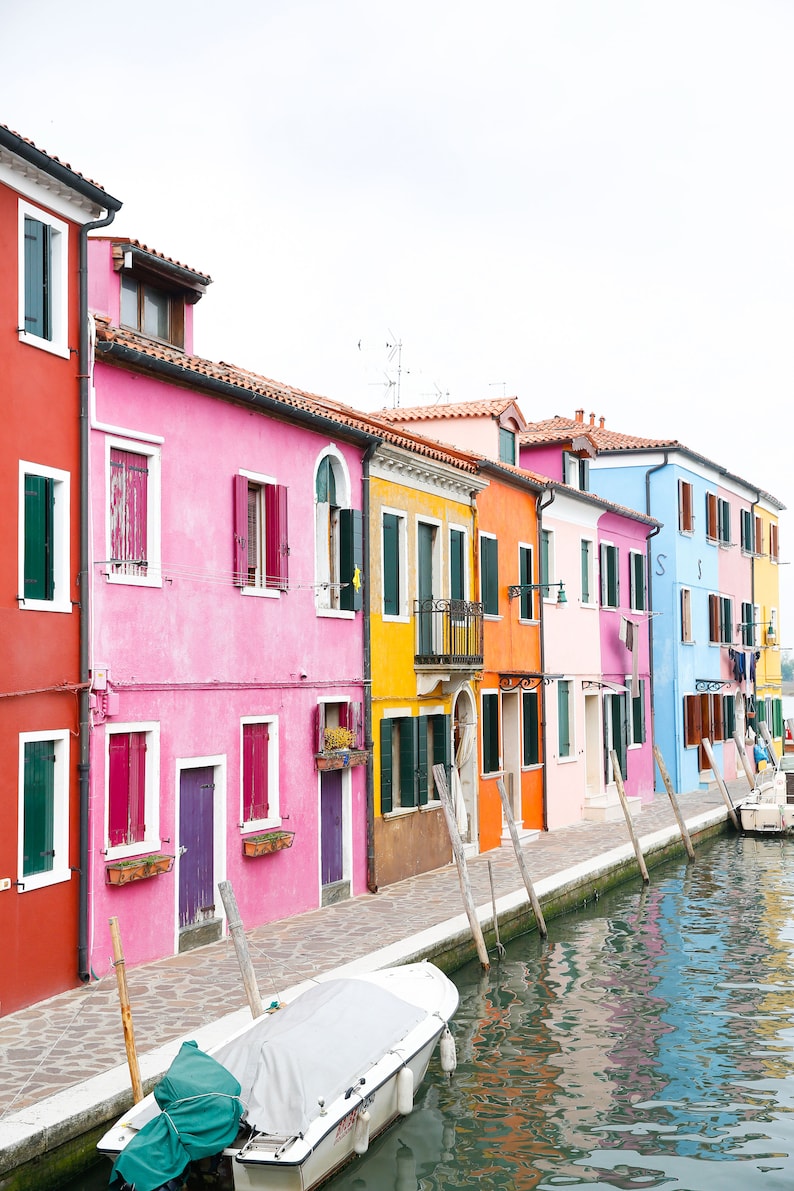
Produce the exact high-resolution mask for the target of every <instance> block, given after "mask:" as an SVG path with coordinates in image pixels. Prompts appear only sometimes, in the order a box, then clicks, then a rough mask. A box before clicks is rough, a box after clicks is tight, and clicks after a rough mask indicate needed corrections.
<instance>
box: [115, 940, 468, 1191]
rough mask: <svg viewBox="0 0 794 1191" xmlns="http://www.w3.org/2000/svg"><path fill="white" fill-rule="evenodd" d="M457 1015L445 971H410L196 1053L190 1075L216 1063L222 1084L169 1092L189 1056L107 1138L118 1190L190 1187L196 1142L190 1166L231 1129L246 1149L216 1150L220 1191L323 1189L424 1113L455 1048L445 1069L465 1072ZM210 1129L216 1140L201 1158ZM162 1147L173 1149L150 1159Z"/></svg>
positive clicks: (373, 977)
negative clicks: (433, 1077)
mask: <svg viewBox="0 0 794 1191" xmlns="http://www.w3.org/2000/svg"><path fill="white" fill-rule="evenodd" d="M457 1006H458V991H457V988H456V987H455V985H454V984H453V983H452V981H451V980H449V979H448V978H447V977H446V976H445V975H444V973H443V972H442V971H441V970H440V969H439V968H437V967H436V966H435V965H434V964H431V963H428V962H424V963H418V964H407V965H405V966H403V967H395V968H384V969H382V970H381V971H379V972H372V973H368V974H366V975H360V976H353V977H348V978H345V979H330V980H323V981H318V982H317V983H316V984H315V985H312V986H311V987H310V988H309V989H307V990H306V991H305V992H303V993H301V994H300V995H299V996H297V997H296V998H295V999H294V1000H293V1001H291V1002H290V1003H289V1004H288V1005H286V1006H284V1007H282V1008H279V1009H277V1010H275V1011H272V1012H270V1013H268V1014H266V1015H264V1016H263V1017H260V1018H257V1019H255V1020H254V1021H252V1022H250V1023H249V1024H248V1025H246V1026H244V1027H243V1029H241V1030H240V1031H238V1032H237V1033H236V1034H235V1035H233V1036H232V1037H231V1038H229V1039H228V1040H227V1041H225V1042H223V1043H221V1044H220V1045H219V1046H217V1047H215V1048H213V1050H212V1051H210V1052H209V1054H210V1058H207V1056H206V1055H202V1054H201V1052H198V1051H197V1050H196V1049H195V1044H193V1043H185V1044H184V1045H183V1048H182V1050H183V1051H185V1050H186V1048H188V1050H187V1051H186V1058H187V1062H188V1064H190V1063H191V1062H196V1061H198V1059H201V1060H203V1061H204V1063H205V1065H206V1066H207V1069H208V1071H209V1081H208V1080H207V1079H206V1078H204V1073H202V1082H201V1083H200V1084H197V1085H196V1086H195V1087H188V1086H186V1085H185V1083H184V1081H183V1082H179V1080H169V1076H171V1074H172V1072H174V1068H175V1067H176V1065H177V1063H178V1062H179V1058H180V1056H177V1059H176V1060H175V1061H174V1064H172V1067H171V1068H170V1069H169V1072H168V1073H167V1074H166V1076H165V1077H164V1079H163V1080H162V1081H161V1084H160V1085H158V1088H156V1089H155V1091H154V1092H153V1093H152V1094H151V1095H149V1096H147V1097H146V1098H145V1099H144V1100H142V1101H141V1102H140V1104H137V1105H135V1106H134V1107H133V1108H132V1109H130V1110H129V1112H127V1113H125V1115H124V1116H123V1117H122V1118H121V1119H120V1120H119V1121H118V1122H117V1124H115V1125H114V1126H113V1128H111V1129H110V1130H109V1131H108V1132H107V1133H106V1134H105V1135H104V1136H103V1137H102V1139H101V1140H100V1142H99V1144H98V1149H99V1150H100V1152H102V1153H104V1154H106V1155H108V1156H109V1157H110V1158H112V1159H114V1160H115V1165H114V1172H113V1175H112V1176H111V1187H117V1188H121V1187H124V1186H125V1185H127V1186H134V1188H135V1191H154V1189H155V1188H157V1187H160V1186H165V1185H166V1184H168V1180H169V1179H174V1178H175V1176H178V1177H177V1178H175V1181H174V1183H173V1184H172V1185H173V1186H175V1187H179V1186H181V1179H182V1178H183V1177H185V1176H184V1175H182V1173H181V1171H180V1170H178V1169H176V1167H178V1166H179V1163H180V1158H179V1155H180V1154H181V1153H182V1152H183V1151H182V1145H183V1143H184V1146H185V1150H184V1153H185V1159H186V1161H190V1159H191V1158H201V1157H202V1156H203V1155H208V1154H211V1153H213V1152H214V1151H213V1149H212V1140H211V1138H212V1136H213V1130H214V1131H215V1136H220V1135H221V1134H220V1133H218V1128H219V1124H218V1122H219V1120H220V1119H221V1118H224V1120H225V1123H224V1124H222V1126H220V1127H221V1129H227V1128H230V1129H231V1133H232V1136H233V1137H234V1139H233V1140H231V1141H228V1140H226V1141H224V1142H222V1143H221V1148H218V1147H217V1146H216V1150H217V1151H218V1154H219V1157H218V1159H217V1160H216V1163H215V1165H216V1167H217V1169H218V1172H219V1173H218V1180H219V1185H220V1186H224V1185H225V1186H227V1187H233V1188H234V1189H235V1191H240V1189H248V1191H310V1188H314V1187H318V1186H319V1185H320V1184H321V1183H323V1182H325V1180H326V1179H328V1178H329V1177H330V1176H331V1175H332V1174H334V1172H335V1171H337V1170H339V1169H340V1167H342V1166H344V1165H345V1164H346V1163H347V1162H348V1161H350V1160H351V1158H353V1157H354V1156H355V1155H356V1154H357V1153H364V1152H366V1150H367V1148H368V1145H369V1140H370V1138H374V1137H376V1136H377V1135H378V1134H379V1133H381V1132H382V1131H383V1130H384V1129H386V1128H387V1127H388V1126H389V1125H390V1124H391V1123H392V1122H393V1121H395V1120H397V1119H398V1118H399V1117H401V1116H405V1115H407V1114H408V1113H410V1111H411V1109H412V1107H413V1095H414V1091H415V1089H416V1088H417V1087H418V1085H419V1083H420V1082H421V1080H422V1079H423V1078H424V1075H425V1073H426V1071H427V1067H428V1064H429V1062H430V1058H431V1055H432V1054H433V1051H434V1050H435V1048H436V1045H437V1044H438V1042H439V1039H442V1036H443V1041H442V1046H441V1061H442V1066H443V1067H444V1069H445V1070H451V1069H452V1068H453V1067H454V1065H455V1060H454V1043H453V1042H452V1038H451V1035H450V1033H449V1029H448V1025H447V1023H448V1022H449V1020H450V1018H451V1017H452V1016H453V1014H454V1013H455V1010H456V1009H457ZM191 1047H192V1048H193V1049H189V1048H191ZM180 1055H182V1051H180ZM213 1060H214V1062H213ZM217 1064H220V1067H218V1066H217ZM215 1073H217V1078H216V1075H215ZM163 1088H165V1089H166V1091H170V1092H171V1094H172V1099H170V1100H166V1099H165V1092H164V1091H163V1090H162V1089H163ZM174 1088H176V1089H177V1090H176V1091H175V1092H174ZM161 1105H162V1106H163V1107H161ZM187 1110H190V1111H192V1116H190V1117H188V1112H187ZM224 1114H226V1115H225V1117H224ZM241 1114H242V1119H241V1120H240V1127H239V1129H237V1128H236V1124H237V1121H238V1119H240V1117H241ZM175 1121H176V1122H177V1124H176V1125H175V1124H174V1122H175ZM202 1128H206V1129H207V1131H208V1133H209V1140H207V1139H205V1140H204V1143H203V1146H202V1144H201V1143H199V1144H198V1145H197V1146H192V1142H193V1140H194V1139H195V1138H196V1137H197V1136H199V1137H200V1134H201V1131H202ZM177 1129H178V1134H177ZM235 1133H236V1136H235ZM175 1134H177V1136H176V1137H175V1136H174V1135H175ZM149 1139H151V1144H152V1145H153V1146H155V1147H156V1146H163V1145H164V1146H165V1151H163V1150H162V1149H161V1150H159V1151H158V1150H150V1142H149ZM175 1151H177V1153H175ZM161 1175H162V1176H163V1177H160V1176H161ZM157 1178H159V1182H157V1181H153V1180H155V1179H157ZM189 1185H190V1183H189V1181H188V1186H189Z"/></svg>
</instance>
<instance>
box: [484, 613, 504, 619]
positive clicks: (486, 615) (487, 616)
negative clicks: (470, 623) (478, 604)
mask: <svg viewBox="0 0 794 1191" xmlns="http://www.w3.org/2000/svg"><path fill="white" fill-rule="evenodd" d="M482 618H483V620H504V617H503V616H502V615H501V613H499V612H483V615H482Z"/></svg>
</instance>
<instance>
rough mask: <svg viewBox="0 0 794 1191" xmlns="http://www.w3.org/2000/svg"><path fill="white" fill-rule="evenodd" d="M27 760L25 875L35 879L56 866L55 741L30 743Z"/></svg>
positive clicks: (25, 775) (28, 744) (26, 752)
mask: <svg viewBox="0 0 794 1191" xmlns="http://www.w3.org/2000/svg"><path fill="white" fill-rule="evenodd" d="M24 758H25V760H24V770H25V772H24V782H25V792H24V815H25V821H24V826H23V840H22V850H23V858H22V876H23V877H31V876H34V875H35V874H37V873H48V872H52V869H53V867H54V861H55V853H54V842H53V819H54V811H55V806H54V803H55V741H53V740H29V741H26V743H25V753H24Z"/></svg>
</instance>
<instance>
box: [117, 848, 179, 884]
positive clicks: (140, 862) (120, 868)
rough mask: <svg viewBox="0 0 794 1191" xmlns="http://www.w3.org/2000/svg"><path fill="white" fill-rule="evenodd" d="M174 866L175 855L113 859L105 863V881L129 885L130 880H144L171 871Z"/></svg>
mask: <svg viewBox="0 0 794 1191" xmlns="http://www.w3.org/2000/svg"><path fill="white" fill-rule="evenodd" d="M173 867H174V857H173V856H159V855H158V856H136V857H135V858H134V859H132V860H111V861H110V863H109V864H106V865H105V881H106V883H107V884H108V885H128V884H129V883H130V881H143V880H145V879H146V878H147V877H156V876H158V875H159V874H160V873H170V871H171V869H172V868H173Z"/></svg>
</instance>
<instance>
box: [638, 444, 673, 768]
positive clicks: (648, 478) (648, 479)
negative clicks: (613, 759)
mask: <svg viewBox="0 0 794 1191" xmlns="http://www.w3.org/2000/svg"><path fill="white" fill-rule="evenodd" d="M669 457H670V453H669V451H665V452H664V459H663V460H662V462H661V463H657V464H655V465H654V466H653V467H649V468H648V469H647V471H646V472H645V512H646V513H647V514H648V516H649V517H652V516H653V514H652V513H651V476H652V475H653V473H654V472H655V471H661V469H662V468H663V467H666V466H667V463H668V459H669ZM661 530H662V526H661V525H657V526H656V528H655V529H652V530H651V532H650V533H649V534H648V537H647V538H646V539H645V556H646V558H647V560H648V611H649V612H650V611H652V610H653V567H652V565H651V538H655V537H656V535H657V534H658V533H661ZM648 621H649V623H648V653H649V658H648V663H649V664H648V670H649V674H648V684H649V697H650V700H651V751H653V748H654V746H655V744H656V711H655V707H656V704H655V703H654V694H653V690H654V688H653V675H654V669H655V667H654V660H653V617H652V616H649V617H648ZM677 671H678V667H677V666H676V672H677ZM653 773H654V782H653V788H654V790H655V789H656V767H655V766H654V768H653ZM676 776H679V766H678V750H676Z"/></svg>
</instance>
